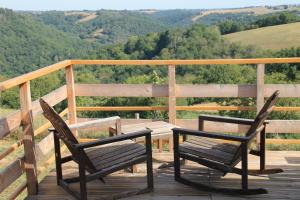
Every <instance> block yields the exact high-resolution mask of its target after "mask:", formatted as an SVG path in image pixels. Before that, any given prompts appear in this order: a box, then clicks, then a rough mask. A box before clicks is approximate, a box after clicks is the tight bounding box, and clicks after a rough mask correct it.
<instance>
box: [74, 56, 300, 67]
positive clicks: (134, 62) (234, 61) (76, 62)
mask: <svg viewBox="0 0 300 200" xmlns="http://www.w3.org/2000/svg"><path fill="white" fill-rule="evenodd" d="M260 63H265V64H272V63H300V58H299V57H298V58H297V57H294V58H250V59H205V60H71V64H73V65H124V66H126V65H224V64H260Z"/></svg>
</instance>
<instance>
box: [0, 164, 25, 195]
mask: <svg viewBox="0 0 300 200" xmlns="http://www.w3.org/2000/svg"><path fill="white" fill-rule="evenodd" d="M23 173H24V158H18V159H16V160H15V161H13V162H12V163H11V164H9V165H8V166H7V167H5V168H4V169H3V170H1V171H0V193H1V192H2V191H3V190H5V189H6V188H7V187H8V186H10V185H11V184H12V183H13V182H14V181H15V180H17V179H18V178H19V177H20V176H21V175H22V174H23Z"/></svg>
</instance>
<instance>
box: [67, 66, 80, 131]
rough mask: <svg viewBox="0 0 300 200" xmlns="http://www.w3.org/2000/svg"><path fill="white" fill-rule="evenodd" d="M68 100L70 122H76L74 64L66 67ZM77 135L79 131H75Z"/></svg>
mask: <svg viewBox="0 0 300 200" xmlns="http://www.w3.org/2000/svg"><path fill="white" fill-rule="evenodd" d="M66 83H67V100H68V120H69V124H76V123H77V117H76V99H75V85H74V73H73V66H72V65H70V66H67V67H66ZM75 134H76V135H77V132H76V133H75Z"/></svg>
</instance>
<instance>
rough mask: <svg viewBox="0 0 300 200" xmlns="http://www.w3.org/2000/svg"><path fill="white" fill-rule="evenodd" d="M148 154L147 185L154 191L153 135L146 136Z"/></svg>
mask: <svg viewBox="0 0 300 200" xmlns="http://www.w3.org/2000/svg"><path fill="white" fill-rule="evenodd" d="M146 153H147V185H148V189H150V190H153V187H154V186H153V164H152V141H151V135H150V134H147V135H146Z"/></svg>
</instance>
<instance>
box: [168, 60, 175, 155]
mask: <svg viewBox="0 0 300 200" xmlns="http://www.w3.org/2000/svg"><path fill="white" fill-rule="evenodd" d="M168 72H169V104H168V110H169V123H171V124H174V125H175V124H176V68H175V65H169V67H168ZM169 151H173V138H172V136H171V137H170V138H169Z"/></svg>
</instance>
